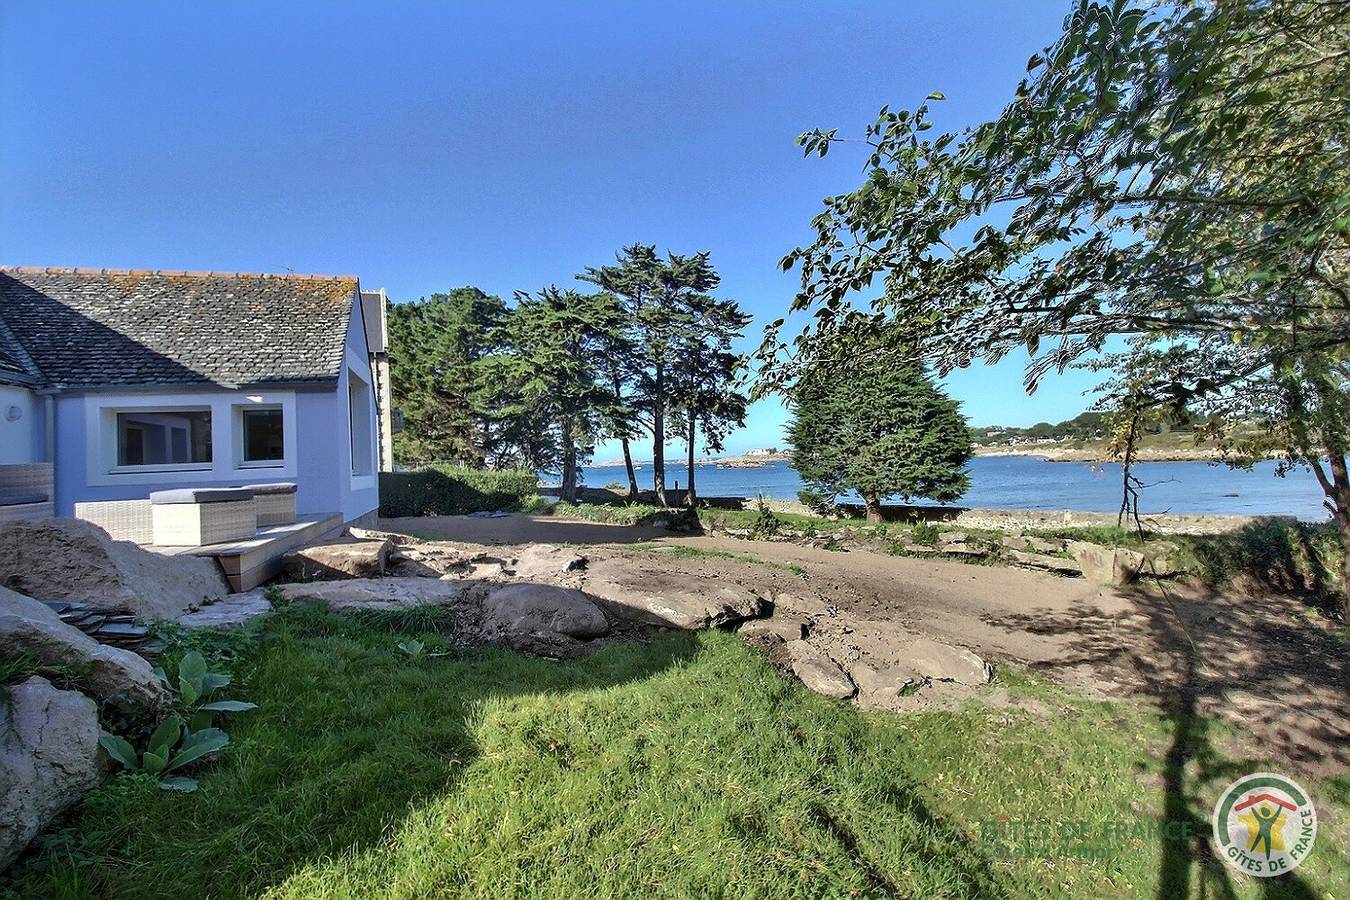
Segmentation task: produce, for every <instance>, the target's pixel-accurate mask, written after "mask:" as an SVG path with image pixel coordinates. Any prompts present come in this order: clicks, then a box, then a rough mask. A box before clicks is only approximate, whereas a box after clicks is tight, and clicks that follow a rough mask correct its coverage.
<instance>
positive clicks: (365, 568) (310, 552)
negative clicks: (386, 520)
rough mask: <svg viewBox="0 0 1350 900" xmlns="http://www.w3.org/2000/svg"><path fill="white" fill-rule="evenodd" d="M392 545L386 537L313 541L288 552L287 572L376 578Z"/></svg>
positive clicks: (302, 575)
mask: <svg viewBox="0 0 1350 900" xmlns="http://www.w3.org/2000/svg"><path fill="white" fill-rule="evenodd" d="M393 546H394V544H393V541H390V540H389V539H388V538H382V539H378V540H359V539H357V538H339V539H337V540H335V541H328V542H326V543H323V544H312V545H310V546H308V547H301V548H300V549H299V550H296V551H294V552H293V553H289V554H287V556H286V574H287V575H289V576H290V577H291V578H305V579H333V578H379V577H380V576H381V575H383V574H384V573H385V569H386V567H387V566H388V564H389V551H390V550H391V549H392V548H393Z"/></svg>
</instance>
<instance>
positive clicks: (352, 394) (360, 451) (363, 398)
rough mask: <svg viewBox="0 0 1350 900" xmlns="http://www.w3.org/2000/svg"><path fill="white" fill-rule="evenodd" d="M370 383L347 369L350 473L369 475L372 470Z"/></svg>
mask: <svg viewBox="0 0 1350 900" xmlns="http://www.w3.org/2000/svg"><path fill="white" fill-rule="evenodd" d="M370 405H371V394H370V385H369V384H367V383H366V382H365V381H363V380H361V379H360V378H358V377H357V375H356V373H355V372H353V371H351V370H350V369H349V370H348V371H347V415H348V419H349V424H350V427H351V434H352V474H353V475H369V474H371V472H372V471H373V466H372V463H371V457H372V455H373V447H374V445H373V444H371V441H370V431H371V429H370Z"/></svg>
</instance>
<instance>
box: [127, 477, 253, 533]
mask: <svg viewBox="0 0 1350 900" xmlns="http://www.w3.org/2000/svg"><path fill="white" fill-rule="evenodd" d="M150 522H151V527H152V529H153V531H154V542H155V544H156V545H158V546H162V547H200V546H203V545H207V544H223V543H227V542H229V541H242V540H247V539H249V538H252V537H253V535H254V534H255V533H256V532H257V530H258V514H257V511H256V509H255V507H254V500H253V492H252V491H247V490H243V489H242V488H184V489H182V490H176V491H155V492H153V493H152V494H151V495H150Z"/></svg>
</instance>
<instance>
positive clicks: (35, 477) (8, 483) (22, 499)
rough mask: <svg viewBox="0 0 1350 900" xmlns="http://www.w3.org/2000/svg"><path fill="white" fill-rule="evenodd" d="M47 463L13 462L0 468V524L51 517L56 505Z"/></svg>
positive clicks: (50, 472)
mask: <svg viewBox="0 0 1350 900" xmlns="http://www.w3.org/2000/svg"><path fill="white" fill-rule="evenodd" d="M52 481H53V477H52V464H51V463H16V464H12V465H4V466H0V522H18V521H21V520H25V519H43V518H46V517H48V516H51V515H54V514H55V512H56V505H55V502H54V501H53V499H52V495H53V492H54V488H53V483H52Z"/></svg>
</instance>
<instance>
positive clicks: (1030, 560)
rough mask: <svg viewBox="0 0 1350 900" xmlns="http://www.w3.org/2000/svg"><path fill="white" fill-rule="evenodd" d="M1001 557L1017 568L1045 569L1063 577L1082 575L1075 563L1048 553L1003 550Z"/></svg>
mask: <svg viewBox="0 0 1350 900" xmlns="http://www.w3.org/2000/svg"><path fill="white" fill-rule="evenodd" d="M1003 555H1004V557H1006V558H1007V559H1008V560H1009V561H1010V562H1015V563H1017V564H1018V565H1019V566H1030V567H1031V568H1033V569H1045V570H1046V571H1049V572H1059V573H1061V574H1064V575H1082V574H1083V570H1082V569H1081V568H1079V566H1078V563H1077V562H1075V561H1074V560H1072V559H1066V558H1065V557H1063V556H1050V555H1049V554H1048V553H1031V552H1029V551H1022V550H1005V551H1004V552H1003Z"/></svg>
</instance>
